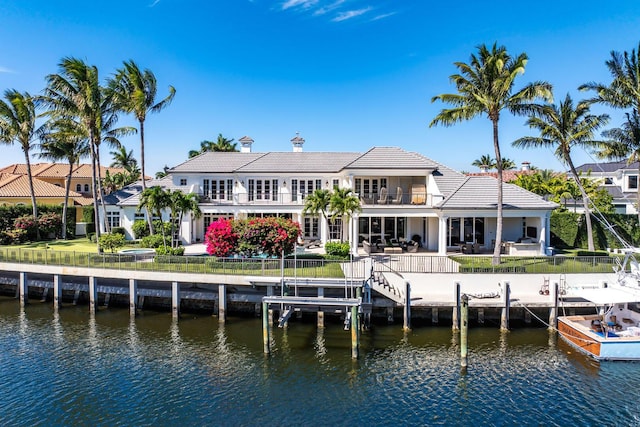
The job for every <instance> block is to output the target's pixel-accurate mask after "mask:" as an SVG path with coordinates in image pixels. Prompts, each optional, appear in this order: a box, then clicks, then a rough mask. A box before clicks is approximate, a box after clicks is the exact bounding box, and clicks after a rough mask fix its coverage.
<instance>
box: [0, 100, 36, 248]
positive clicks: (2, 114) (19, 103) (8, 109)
mask: <svg viewBox="0 0 640 427" xmlns="http://www.w3.org/2000/svg"><path fill="white" fill-rule="evenodd" d="M4 99H5V100H6V101H4V100H1V99H0V142H2V143H5V144H13V143H14V142H17V143H18V144H20V148H22V152H23V153H24V160H25V163H26V165H27V176H28V179H29V192H30V193H31V205H32V207H33V219H34V221H36V223H37V221H38V207H37V205H36V194H35V191H34V189H33V176H32V174H31V162H30V160H29V151H30V150H31V147H32V143H33V141H34V137H35V134H36V132H37V129H36V116H37V115H36V101H35V100H34V98H33V97H32V96H31V95H29V94H28V93H27V92H24V93H20V92H18V91H17V90H15V89H8V90H6V91H5V92H4ZM36 239H38V240H39V239H40V234H39V231H38V228H37V227H36Z"/></svg>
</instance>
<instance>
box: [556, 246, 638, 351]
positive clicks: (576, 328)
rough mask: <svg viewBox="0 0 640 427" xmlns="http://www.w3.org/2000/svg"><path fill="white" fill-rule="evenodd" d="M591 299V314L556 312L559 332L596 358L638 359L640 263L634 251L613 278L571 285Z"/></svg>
mask: <svg viewBox="0 0 640 427" xmlns="http://www.w3.org/2000/svg"><path fill="white" fill-rule="evenodd" d="M572 295H573V296H575V297H579V298H583V299H584V300H586V301H589V302H591V303H593V305H594V314H591V315H583V316H559V317H558V332H559V333H560V336H561V337H562V338H563V339H564V340H566V341H567V342H568V343H569V344H571V345H572V346H573V347H575V348H576V349H578V350H580V351H581V352H583V353H585V354H587V355H589V356H591V357H593V358H595V359H596V360H640V267H639V264H638V261H637V260H636V258H635V257H634V252H633V251H629V252H627V253H626V255H625V257H624V260H623V261H622V262H620V264H619V265H618V266H617V268H616V281H615V283H612V284H606V283H603V284H602V286H601V287H590V288H582V289H573V290H572Z"/></svg>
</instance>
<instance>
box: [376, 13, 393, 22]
mask: <svg viewBox="0 0 640 427" xmlns="http://www.w3.org/2000/svg"><path fill="white" fill-rule="evenodd" d="M396 13H398V12H389V13H383V14H382V15H377V16H374V17H373V18H371V20H372V21H378V20H380V19H384V18H388V17H390V16H393V15H395V14H396Z"/></svg>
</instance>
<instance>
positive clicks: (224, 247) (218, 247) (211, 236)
mask: <svg viewBox="0 0 640 427" xmlns="http://www.w3.org/2000/svg"><path fill="white" fill-rule="evenodd" d="M204 241H205V243H206V244H207V253H208V254H209V255H213V256H217V257H226V256H230V255H231V254H233V253H235V252H236V245H237V242H238V235H237V234H236V233H235V232H234V230H233V225H232V220H228V219H224V218H220V219H219V220H217V221H214V222H212V223H211V225H209V228H207V232H206V233H205V235H204Z"/></svg>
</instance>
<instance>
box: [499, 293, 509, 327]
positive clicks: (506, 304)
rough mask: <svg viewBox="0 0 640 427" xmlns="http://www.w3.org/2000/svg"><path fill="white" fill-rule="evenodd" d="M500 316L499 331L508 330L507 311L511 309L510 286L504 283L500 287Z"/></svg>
mask: <svg viewBox="0 0 640 427" xmlns="http://www.w3.org/2000/svg"><path fill="white" fill-rule="evenodd" d="M502 298H503V306H502V315H501V316H500V330H501V331H508V330H509V310H510V308H511V285H510V284H509V282H504V283H503V287H502Z"/></svg>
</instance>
